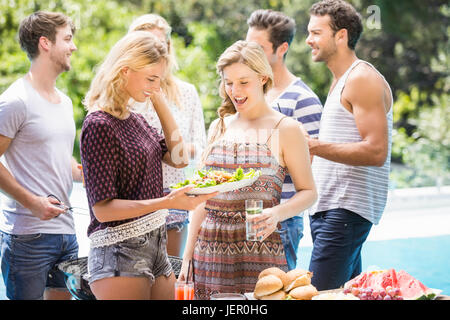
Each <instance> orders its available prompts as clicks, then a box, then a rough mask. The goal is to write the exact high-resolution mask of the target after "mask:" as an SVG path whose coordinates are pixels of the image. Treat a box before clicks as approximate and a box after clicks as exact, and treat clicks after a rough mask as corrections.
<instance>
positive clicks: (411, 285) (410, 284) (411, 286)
mask: <svg viewBox="0 0 450 320" xmlns="http://www.w3.org/2000/svg"><path fill="white" fill-rule="evenodd" d="M397 277H398V282H399V288H400V294H401V295H402V296H403V298H404V299H419V298H421V297H422V296H427V295H428V294H430V293H431V292H430V289H429V288H428V287H426V286H425V285H424V284H423V283H422V282H420V281H419V280H417V279H415V278H414V277H413V276H411V275H410V274H408V273H407V272H405V271H403V270H400V271H399V272H397Z"/></svg>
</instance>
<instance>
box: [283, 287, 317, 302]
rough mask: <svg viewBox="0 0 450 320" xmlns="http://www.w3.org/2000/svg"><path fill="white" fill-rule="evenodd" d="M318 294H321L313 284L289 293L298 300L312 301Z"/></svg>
mask: <svg viewBox="0 0 450 320" xmlns="http://www.w3.org/2000/svg"><path fill="white" fill-rule="evenodd" d="M318 294H319V292H318V291H317V289H316V287H314V286H313V285H312V284H308V285H306V286H301V287H297V288H294V289H292V290H291V291H289V295H290V296H291V297H292V298H294V299H296V300H311V299H312V297H314V296H316V295H318Z"/></svg>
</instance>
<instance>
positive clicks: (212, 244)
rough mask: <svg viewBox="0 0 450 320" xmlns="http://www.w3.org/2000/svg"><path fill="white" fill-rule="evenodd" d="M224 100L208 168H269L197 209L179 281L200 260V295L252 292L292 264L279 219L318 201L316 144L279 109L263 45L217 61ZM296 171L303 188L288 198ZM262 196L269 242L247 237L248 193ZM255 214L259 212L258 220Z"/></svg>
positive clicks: (242, 45)
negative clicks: (285, 190)
mask: <svg viewBox="0 0 450 320" xmlns="http://www.w3.org/2000/svg"><path fill="white" fill-rule="evenodd" d="M217 72H218V74H219V75H220V78H221V79H220V80H221V82H220V87H219V89H220V96H221V97H222V104H221V106H220V107H219V109H218V114H219V117H220V118H219V119H216V120H215V121H214V122H213V123H212V124H211V127H210V130H209V134H208V143H209V145H208V149H207V151H206V153H205V155H204V159H205V168H206V169H210V168H211V169H215V170H221V169H223V170H226V171H228V172H233V171H235V169H236V168H238V167H242V168H243V170H244V171H245V172H246V171H248V170H249V169H251V168H253V169H254V170H261V176H260V177H259V178H258V180H257V181H256V182H255V183H254V184H253V185H251V186H249V187H245V188H241V189H238V190H234V191H231V192H225V193H221V194H219V195H218V196H216V197H214V198H212V199H209V200H208V201H207V202H206V203H205V204H202V205H200V206H199V207H197V208H196V209H195V211H194V213H193V215H192V221H191V224H190V228H189V236H188V241H187V244H186V250H185V252H184V256H183V266H182V270H181V273H180V277H179V280H183V279H185V278H186V276H187V269H188V263H189V261H190V260H191V259H193V262H194V276H195V291H196V296H197V298H199V299H208V298H209V297H210V295H211V294H212V293H217V292H220V293H227V292H236V293H245V292H251V291H253V290H254V288H255V284H256V281H257V278H258V274H259V273H260V272H261V271H262V270H264V269H266V268H268V267H278V268H280V269H282V270H285V271H287V270H288V266H287V261H286V256H285V251H284V247H283V244H282V242H281V238H280V234H279V233H277V232H275V231H276V230H277V227H278V225H279V222H281V221H283V220H285V219H288V218H290V217H292V216H294V215H296V214H297V213H298V212H301V211H303V210H305V209H306V208H308V207H310V206H311V205H312V204H313V203H314V202H315V200H316V198H317V194H316V188H315V185H314V181H313V177H312V173H311V166H310V158H309V152H308V145H307V143H306V139H305V137H304V135H303V133H302V131H301V129H300V127H299V125H298V123H297V122H296V121H295V120H293V119H291V118H289V117H286V116H284V115H283V114H281V113H280V112H278V111H276V110H274V109H272V108H271V107H270V106H269V105H268V104H267V102H266V100H265V96H264V94H265V92H267V90H268V89H269V88H270V86H271V85H272V82H273V75H272V69H271V67H270V65H269V63H268V61H267V58H266V56H265V54H264V51H263V49H262V48H261V47H260V46H259V45H258V44H257V43H255V42H246V41H237V42H236V43H234V44H233V45H232V46H230V47H229V48H228V49H226V50H225V52H224V53H223V54H222V55H221V56H220V58H219V61H218V62H217ZM287 171H289V173H290V175H291V177H292V181H293V183H294V186H295V189H296V194H295V195H294V196H293V197H292V198H291V199H289V200H288V201H286V202H284V203H282V204H280V197H281V188H282V184H283V181H284V176H285V174H286V172H287ZM246 199H261V200H262V201H263V208H264V209H263V213H262V214H261V215H260V216H259V217H258V218H257V219H255V220H254V221H255V222H256V223H257V225H256V227H255V228H256V229H258V230H260V231H259V232H258V234H257V236H258V237H260V239H262V240H261V241H247V240H246V227H245V200H246ZM252 220H253V219H252Z"/></svg>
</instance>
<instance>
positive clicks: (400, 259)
mask: <svg viewBox="0 0 450 320" xmlns="http://www.w3.org/2000/svg"><path fill="white" fill-rule="evenodd" d="M311 250H312V247H300V249H299V252H298V255H297V258H298V259H297V266H298V267H300V268H304V269H306V268H308V266H309V260H310V258H311ZM361 255H362V262H363V265H362V270H363V271H365V270H367V269H368V268H372V267H373V266H377V267H379V268H380V269H391V268H394V269H395V270H405V271H406V272H408V273H409V274H410V275H412V276H413V277H415V278H416V279H418V280H420V281H421V282H422V283H423V284H424V285H426V286H427V287H429V288H434V289H440V290H442V293H441V294H445V295H450V235H444V236H436V237H429V238H408V239H392V240H383V241H368V242H366V243H365V244H364V246H363V249H362V253H361Z"/></svg>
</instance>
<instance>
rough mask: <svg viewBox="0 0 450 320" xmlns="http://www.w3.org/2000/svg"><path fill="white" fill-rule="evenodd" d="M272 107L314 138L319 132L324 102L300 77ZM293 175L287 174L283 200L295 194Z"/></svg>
mask: <svg viewBox="0 0 450 320" xmlns="http://www.w3.org/2000/svg"><path fill="white" fill-rule="evenodd" d="M271 107H272V108H273V109H275V110H277V111H279V112H281V113H283V114H284V115H286V116H288V117H292V118H294V119H295V120H297V121H298V122H300V123H302V125H303V127H304V128H305V130H306V131H307V132H308V134H309V135H310V136H311V137H312V138H316V137H317V136H318V134H319V127H320V117H321V115H322V103H321V102H320V100H319V98H318V97H317V95H316V94H315V93H314V92H313V91H312V90H311V89H310V88H309V87H308V86H307V85H306V84H305V83H304V82H303V81H302V80H301V79H300V78H296V79H295V80H294V81H293V82H292V83H291V84H290V85H289V86H288V87H287V88H286V90H284V91H283V93H281V94H280V95H279V96H278V97H277V98H276V99H275V100H273V101H272V103H271ZM295 192H296V191H295V187H294V184H293V183H292V179H291V176H290V175H289V174H286V177H285V179H284V184H283V192H282V194H281V202H284V201H286V200H288V199H290V198H291V197H292V196H293V195H294V194H295Z"/></svg>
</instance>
